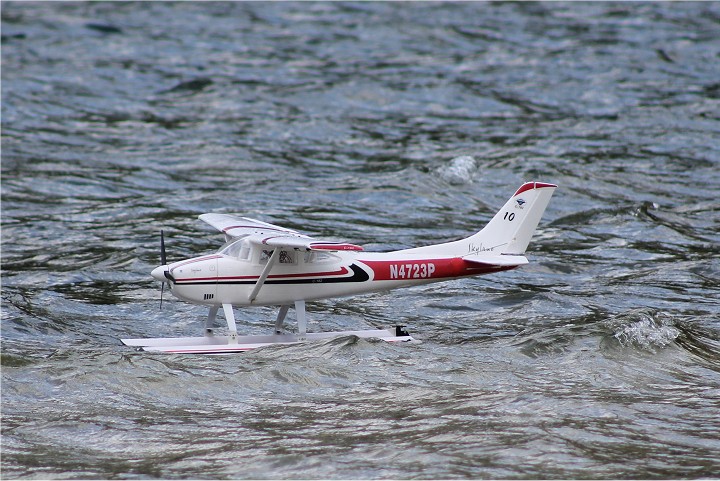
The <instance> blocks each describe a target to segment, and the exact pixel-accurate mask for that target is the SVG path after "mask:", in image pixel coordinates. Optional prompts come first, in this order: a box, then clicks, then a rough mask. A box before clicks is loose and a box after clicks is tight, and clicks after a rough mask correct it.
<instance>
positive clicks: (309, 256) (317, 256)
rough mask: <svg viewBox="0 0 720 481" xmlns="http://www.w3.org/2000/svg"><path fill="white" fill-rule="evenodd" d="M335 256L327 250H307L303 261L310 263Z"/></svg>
mask: <svg viewBox="0 0 720 481" xmlns="http://www.w3.org/2000/svg"><path fill="white" fill-rule="evenodd" d="M334 258H335V256H333V255H332V254H330V253H328V252H318V251H309V252H306V253H305V263H306V264H312V263H315V262H323V261H328V260H332V259H334Z"/></svg>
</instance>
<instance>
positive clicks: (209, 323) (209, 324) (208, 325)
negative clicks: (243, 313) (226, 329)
mask: <svg viewBox="0 0 720 481" xmlns="http://www.w3.org/2000/svg"><path fill="white" fill-rule="evenodd" d="M219 308H220V307H219V306H212V307H211V308H210V312H208V317H207V320H206V321H205V335H206V336H209V335H210V334H212V328H213V326H214V325H215V319H216V318H217V313H218V309H219Z"/></svg>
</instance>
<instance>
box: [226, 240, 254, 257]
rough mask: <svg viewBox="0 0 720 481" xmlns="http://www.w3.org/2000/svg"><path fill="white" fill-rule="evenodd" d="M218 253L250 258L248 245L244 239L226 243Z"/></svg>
mask: <svg viewBox="0 0 720 481" xmlns="http://www.w3.org/2000/svg"><path fill="white" fill-rule="evenodd" d="M220 253H221V254H223V255H226V256H228V257H234V258H236V259H240V260H248V259H249V258H250V246H249V245H248V243H247V242H245V241H244V239H240V240H236V241H234V242H230V243H229V244H226V245H225V246H224V247H222V248H221V249H220Z"/></svg>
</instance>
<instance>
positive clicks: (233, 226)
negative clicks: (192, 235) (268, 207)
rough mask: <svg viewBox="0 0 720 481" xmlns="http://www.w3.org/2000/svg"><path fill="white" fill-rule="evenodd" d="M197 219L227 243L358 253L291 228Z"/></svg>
mask: <svg viewBox="0 0 720 481" xmlns="http://www.w3.org/2000/svg"><path fill="white" fill-rule="evenodd" d="M199 219H200V220H202V221H204V222H207V223H208V224H210V225H211V226H213V227H215V228H216V229H217V230H219V231H220V232H222V233H224V234H225V237H226V240H230V239H232V238H236V237H244V236H248V240H249V241H250V242H252V243H253V244H259V245H264V246H269V247H279V248H283V247H284V248H287V249H298V250H306V251H361V250H363V248H362V247H360V246H357V245H355V244H348V243H345V242H334V241H327V240H323V239H315V238H312V237H309V236H306V235H304V234H301V233H299V232H297V231H294V230H292V229H287V228H285V227H280V226H277V225H273V224H268V223H267V222H262V221H259V220H256V219H251V218H249V217H240V216H236V215H231V214H202V215H201V216H199Z"/></svg>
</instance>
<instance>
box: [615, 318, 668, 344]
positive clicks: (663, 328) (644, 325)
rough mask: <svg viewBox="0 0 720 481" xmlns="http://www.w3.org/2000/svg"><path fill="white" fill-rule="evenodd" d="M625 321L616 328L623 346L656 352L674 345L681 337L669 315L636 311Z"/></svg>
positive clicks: (618, 338)
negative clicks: (656, 349) (658, 349)
mask: <svg viewBox="0 0 720 481" xmlns="http://www.w3.org/2000/svg"><path fill="white" fill-rule="evenodd" d="M623 317H624V320H625V321H628V322H623V323H620V324H618V325H617V326H616V327H615V334H614V335H615V338H616V339H617V340H618V341H619V342H620V344H621V345H622V346H637V347H640V348H642V349H647V350H654V349H655V348H662V347H665V346H668V345H669V344H672V343H673V342H674V341H675V339H677V337H678V336H679V335H680V331H679V330H678V329H677V328H676V327H675V326H674V325H673V323H672V319H671V318H670V316H669V315H667V314H664V313H650V312H646V311H635V312H634V313H631V314H628V315H627V316H623Z"/></svg>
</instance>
